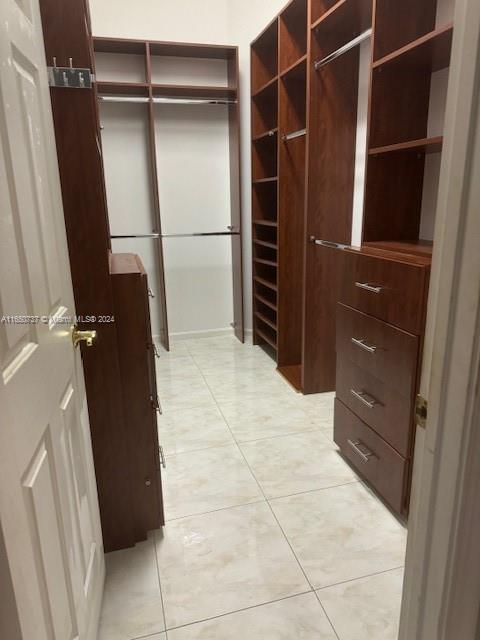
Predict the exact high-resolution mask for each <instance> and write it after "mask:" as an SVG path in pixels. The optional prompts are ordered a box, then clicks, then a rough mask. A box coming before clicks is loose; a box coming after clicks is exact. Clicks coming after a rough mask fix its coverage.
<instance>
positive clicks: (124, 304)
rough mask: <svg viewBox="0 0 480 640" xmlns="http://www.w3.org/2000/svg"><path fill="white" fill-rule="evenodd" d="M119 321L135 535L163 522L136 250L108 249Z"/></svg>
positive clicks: (152, 378) (150, 361) (145, 310)
mask: <svg viewBox="0 0 480 640" xmlns="http://www.w3.org/2000/svg"><path fill="white" fill-rule="evenodd" d="M110 274H111V277H112V286H113V298H114V308H115V324H116V326H117V336H118V341H119V343H120V348H119V350H118V354H119V360H120V376H121V382H122V391H123V393H122V402H123V412H124V416H125V420H126V421H127V425H128V430H127V438H128V440H129V441H128V444H127V448H128V451H129V452H130V454H129V458H130V460H129V468H128V474H129V477H130V487H131V492H132V510H131V514H132V516H131V517H132V525H133V530H134V532H135V539H136V540H142V539H144V538H145V535H146V532H147V531H151V530H153V529H158V528H159V527H160V526H163V525H164V524H165V517H164V513H163V498H162V479H161V472H160V463H161V461H162V460H163V459H164V458H163V453H162V452H161V449H160V447H159V444H158V430H157V412H160V411H161V408H160V401H159V398H158V392H157V382H156V373H155V357H156V354H157V351H156V347H155V345H154V343H153V339H152V330H151V326H150V309H149V301H148V297H149V288H148V282H147V274H146V272H145V268H144V266H143V264H142V262H141V260H140V258H139V257H138V256H137V255H135V254H133V253H119V254H111V255H110Z"/></svg>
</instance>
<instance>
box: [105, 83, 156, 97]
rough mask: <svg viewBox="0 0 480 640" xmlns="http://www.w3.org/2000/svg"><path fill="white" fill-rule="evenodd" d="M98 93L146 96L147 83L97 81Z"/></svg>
mask: <svg viewBox="0 0 480 640" xmlns="http://www.w3.org/2000/svg"><path fill="white" fill-rule="evenodd" d="M96 84H97V91H98V93H99V94H100V95H108V96H136V97H139V98H148V93H149V92H148V88H149V85H148V84H147V83H146V82H106V81H105V82H103V81H100V82H97V83H96Z"/></svg>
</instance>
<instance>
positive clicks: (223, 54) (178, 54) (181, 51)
mask: <svg viewBox="0 0 480 640" xmlns="http://www.w3.org/2000/svg"><path fill="white" fill-rule="evenodd" d="M147 44H148V45H149V47H150V53H151V55H153V56H165V57H167V56H168V57H175V58H207V59H217V60H231V59H232V58H235V56H236V54H237V51H238V49H237V47H230V46H223V45H215V44H189V43H176V42H163V41H157V40H149V41H145V40H134V39H130V38H128V39H127V38H108V37H107V38H104V37H100V36H97V37H95V38H93V46H94V51H95V52H98V53H126V54H137V55H145V54H146V45H147Z"/></svg>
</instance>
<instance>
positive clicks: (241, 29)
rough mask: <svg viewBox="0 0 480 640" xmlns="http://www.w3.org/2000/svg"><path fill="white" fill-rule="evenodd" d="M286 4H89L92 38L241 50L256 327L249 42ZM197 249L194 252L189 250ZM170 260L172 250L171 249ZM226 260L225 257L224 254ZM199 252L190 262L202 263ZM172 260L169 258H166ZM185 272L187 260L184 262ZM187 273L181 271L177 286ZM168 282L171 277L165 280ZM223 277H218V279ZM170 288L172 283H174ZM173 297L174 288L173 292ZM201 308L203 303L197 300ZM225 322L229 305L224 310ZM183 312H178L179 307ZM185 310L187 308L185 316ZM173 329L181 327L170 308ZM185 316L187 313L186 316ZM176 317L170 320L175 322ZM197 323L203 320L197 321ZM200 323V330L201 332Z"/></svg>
mask: <svg viewBox="0 0 480 640" xmlns="http://www.w3.org/2000/svg"><path fill="white" fill-rule="evenodd" d="M285 4H286V0H261V1H259V0H201V2H199V1H198V0H135V2H132V1H130V0H128V1H127V0H90V11H91V16H92V26H93V33H94V35H96V36H111V37H117V38H140V39H151V40H170V41H180V42H182V41H183V42H202V43H208V44H230V45H237V46H239V55H240V96H241V100H242V106H241V122H242V200H243V202H242V204H243V230H244V236H243V237H244V283H245V286H244V298H245V323H246V327H247V328H251V326H252V319H251V316H252V290H251V195H250V193H251V186H250V185H251V166H250V137H251V136H250V42H251V41H252V40H253V39H254V38H255V37H256V36H257V35H258V33H259V32H260V31H261V30H262V29H263V28H264V27H265V26H266V25H267V23H268V22H270V20H271V19H272V18H273V16H274V15H275V14H276V13H278V12H279V11H280V10H281V8H282V7H283V6H284V5H285ZM191 248H194V247H191ZM167 252H168V254H169V255H170V258H171V259H172V256H173V251H172V250H168V249H167ZM222 255H223V257H224V258H225V257H226V254H225V252H222ZM204 257H205V256H204V252H203V251H199V252H196V253H195V255H194V256H193V257H192V260H197V259H198V260H199V261H200V263H202V261H203V260H204ZM167 258H168V256H167ZM182 261H183V267H184V268H185V267H186V256H185V255H184V256H183V258H182ZM185 273H186V272H185V269H183V270H182V271H179V272H178V273H177V274H176V276H175V277H177V276H178V278H179V281H180V280H182V279H184V276H185ZM167 277H168V276H167ZM219 278H220V279H221V277H220V274H219ZM171 282H172V285H173V284H174V281H173V280H172V279H171ZM170 291H171V292H173V286H172V287H170ZM199 304H200V301H199ZM220 306H221V307H222V309H223V311H222V312H221V314H222V317H223V315H224V314H225V313H226V307H225V301H223V302H222V304H221V305H220ZM179 309H180V307H179ZM184 311H185V309H183V312H184ZM172 313H174V317H176V318H177V320H175V321H174V324H173V330H174V331H175V328H176V327H177V325H178V326H181V327H182V328H181V329H178V331H183V330H186V328H185V326H186V325H185V324H184V323H182V322H180V317H179V315H180V314H179V313H178V314H177V310H175V311H174V310H173V309H172ZM202 313H203V311H202ZM183 315H185V313H183ZM174 317H172V320H174ZM199 323H200V324H202V323H201V322H200V317H199ZM200 324H199V328H200Z"/></svg>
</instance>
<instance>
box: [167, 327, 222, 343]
mask: <svg viewBox="0 0 480 640" xmlns="http://www.w3.org/2000/svg"><path fill="white" fill-rule="evenodd" d="M233 335H234V333H233V329H232V327H225V329H206V330H204V331H182V332H179V333H171V334H170V340H172V342H179V341H180V342H181V341H182V340H197V339H200V338H221V337H223V336H233Z"/></svg>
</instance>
